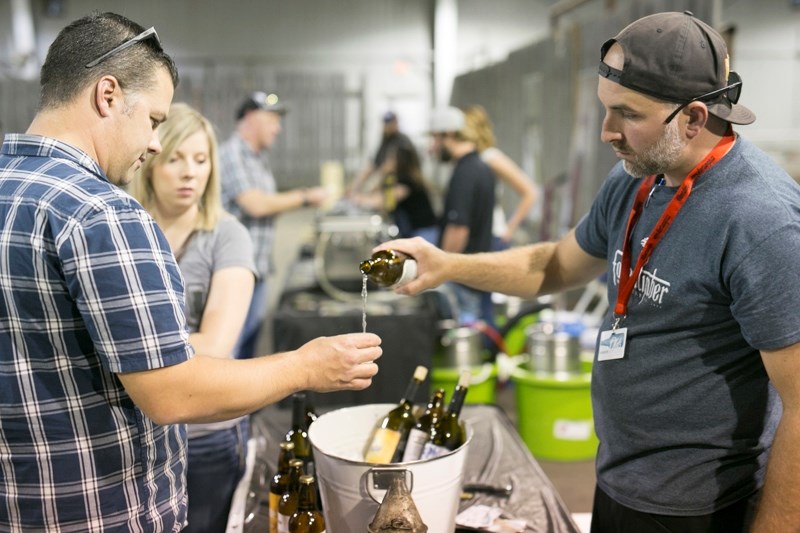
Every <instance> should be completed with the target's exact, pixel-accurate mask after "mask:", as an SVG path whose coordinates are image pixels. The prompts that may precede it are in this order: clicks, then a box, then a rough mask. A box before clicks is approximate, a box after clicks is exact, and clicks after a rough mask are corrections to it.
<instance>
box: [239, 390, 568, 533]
mask: <svg viewBox="0 0 800 533" xmlns="http://www.w3.org/2000/svg"><path fill="white" fill-rule="evenodd" d="M462 417H463V418H464V420H465V421H466V423H467V424H468V425H469V426H470V427H471V428H472V431H473V437H472V442H471V443H470V445H469V451H468V454H467V463H466V467H465V468H466V471H465V474H464V481H465V483H476V482H477V483H486V484H491V485H501V486H502V485H506V484H508V483H511V484H513V486H514V490H513V492H512V493H511V495H510V496H509V497H508V498H502V497H498V496H490V495H485V494H478V495H476V496H475V497H473V498H472V499H469V500H464V501H462V502H461V505H460V507H459V511H463V510H464V509H466V508H467V507H470V506H472V505H475V504H478V503H481V504H485V505H494V506H498V507H500V508H502V509H503V510H504V511H505V513H506V514H507V515H508V516H510V517H513V518H517V519H522V520H525V521H526V522H527V523H528V528H527V529H526V531H528V532H542V533H544V532H548V533H579V529H578V527H577V526H576V525H575V523H574V522H573V521H572V518H571V516H570V513H569V512H568V510H567V508H566V506H565V505H564V502H563V501H562V500H561V497H560V496H559V495H558V493H557V492H556V490H555V488H554V487H553V485H552V483H551V482H550V480H549V479H547V476H546V475H545V474H544V472H543V471H542V469H541V467H540V466H539V464H538V463H537V462H536V460H535V459H534V458H533V456H532V455H531V454H530V452H529V451H528V448H527V447H526V446H525V443H524V442H523V441H522V439H520V437H519V435H518V434H517V432H516V430H515V429H514V426H513V424H512V423H511V421H510V420H509V419H508V417H507V416H506V415H505V413H504V412H503V411H502V410H501V409H500V408H499V407H497V406H493V405H473V404H467V405H465V406H464V408H463V411H462ZM290 425H291V412H290V410H288V409H283V408H280V407H277V406H270V407H267V408H265V409H263V410H261V411H259V412H258V413H256V414H254V415H253V416H252V433H253V435H254V436H260V437H262V439H261V447H260V449H259V450H258V453H257V459H256V466H255V472H254V476H253V482H252V483H251V486H252V488H253V490H252V494H253V495H254V496H255V497H254V498H253V499H252V501H250V502H249V503H248V510H247V511H246V512H247V513H248V514H250V515H251V517H250V519H249V521H246V523H245V526H244V531H245V533H256V532H259V533H260V532H262V531H266V529H267V524H268V501H267V496H268V492H269V484H268V481H267V480H268V479H269V476H270V475H271V474H272V472H274V470H275V467H276V465H277V459H278V453H279V448H278V443H279V442H280V440H281V439H282V438H283V435H284V434H285V433H286V431H287V429H288V428H289V426H290ZM365 529H366V525H365ZM429 533H440V532H434V531H431V532H429Z"/></svg>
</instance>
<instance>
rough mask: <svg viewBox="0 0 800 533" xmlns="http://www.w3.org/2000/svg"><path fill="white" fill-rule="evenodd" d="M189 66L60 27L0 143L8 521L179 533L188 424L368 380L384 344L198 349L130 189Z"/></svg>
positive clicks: (129, 29)
mask: <svg viewBox="0 0 800 533" xmlns="http://www.w3.org/2000/svg"><path fill="white" fill-rule="evenodd" d="M177 79H178V76H177V71H176V68H175V65H174V63H173V61H172V59H170V57H169V56H168V55H167V54H166V53H164V51H163V50H162V48H161V44H160V42H159V40H158V36H157V34H156V32H155V30H154V29H153V28H150V29H147V30H145V29H144V28H143V27H141V26H139V25H138V24H136V23H134V22H132V21H130V20H128V19H126V18H124V17H121V16H119V15H115V14H113V13H103V14H92V15H90V16H87V17H84V18H82V19H79V20H77V21H75V22H73V23H71V24H70V25H69V26H67V27H66V28H64V29H63V30H62V31H61V32H60V33H59V35H58V36H57V37H56V39H55V41H54V42H53V44H52V45H51V47H50V49H49V51H48V55H47V59H46V60H45V63H44V65H43V67H42V72H41V85H42V89H41V101H40V105H39V110H38V112H37V115H36V117H35V118H34V120H33V122H32V124H31V126H30V128H29V129H28V132H27V133H26V134H24V135H22V134H11V135H7V136H6V137H5V140H4V143H3V147H2V152H0V531H25V532H30V531H56V530H58V531H61V532H71V531H103V532H110V531H141V532H154V531H179V530H181V529H182V528H183V527H184V526H185V524H186V492H185V465H186V458H185V447H186V429H185V425H184V423H186V422H202V421H208V422H211V421H216V420H223V419H227V418H233V417H237V416H241V415H244V414H247V413H250V412H252V411H254V410H257V409H259V408H261V407H263V406H264V405H266V404H268V403H271V402H274V401H277V400H279V399H281V398H283V397H285V396H287V395H289V394H291V393H293V392H295V391H298V390H304V389H310V390H317V391H330V390H340V389H361V388H364V387H366V386H368V385H369V384H370V383H371V378H372V376H373V375H374V374H375V373H376V372H377V365H376V364H375V362H374V360H375V359H376V358H377V357H379V356H380V353H381V350H380V346H379V344H380V339H379V338H378V337H376V336H375V335H371V334H361V333H357V334H351V335H340V336H335V337H328V338H321V339H315V340H313V341H310V342H309V343H308V344H306V345H304V346H302V347H300V348H299V349H298V350H296V351H293V352H286V353H283V354H276V355H273V356H269V357H261V358H257V359H251V360H246V361H236V360H229V359H217V358H213V357H209V356H207V355H204V354H201V353H195V351H194V350H193V348H192V347H191V346H190V345H189V343H188V334H187V329H186V322H185V318H184V312H183V305H184V289H183V280H182V278H181V275H180V272H179V270H178V267H177V265H176V263H175V260H174V258H173V256H172V253H171V251H170V248H169V245H168V243H167V241H166V239H165V237H164V235H163V234H162V233H161V231H160V230H159V229H158V227H157V225H156V224H155V222H154V221H153V220H152V219H151V218H150V216H149V215H148V214H147V213H146V212H145V210H144V209H143V208H142V207H141V206H140V205H139V204H138V203H137V202H136V201H135V200H133V199H132V198H131V197H130V196H129V195H128V194H127V193H125V192H124V191H123V190H121V189H120V188H119V187H118V185H123V184H125V183H127V182H128V181H129V180H130V179H131V176H132V175H133V173H134V171H135V170H136V169H137V168H138V167H139V166H140V165H141V163H142V161H143V160H144V158H145V157H146V155H147V154H148V153H158V152H159V151H160V150H161V146H160V144H159V140H158V134H157V130H156V128H157V126H158V125H159V124H160V123H161V122H163V121H164V120H166V119H167V113H168V111H169V108H170V103H171V101H172V96H173V91H174V87H175V84H176V83H177Z"/></svg>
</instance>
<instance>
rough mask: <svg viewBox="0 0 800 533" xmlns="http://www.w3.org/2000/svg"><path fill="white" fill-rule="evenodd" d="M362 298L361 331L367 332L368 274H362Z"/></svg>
mask: <svg viewBox="0 0 800 533" xmlns="http://www.w3.org/2000/svg"><path fill="white" fill-rule="evenodd" d="M361 299H362V300H363V301H364V303H363V304H362V306H361V333H366V332H367V275H366V274H364V275H362V276H361Z"/></svg>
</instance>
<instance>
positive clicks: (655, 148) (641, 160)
mask: <svg viewBox="0 0 800 533" xmlns="http://www.w3.org/2000/svg"><path fill="white" fill-rule="evenodd" d="M685 146H686V143H685V142H684V141H683V139H681V137H680V134H679V133H678V124H677V123H676V122H670V123H669V124H667V127H666V128H665V129H664V134H663V135H662V136H661V137H660V138H659V139H658V140H657V141H656V142H655V144H653V145H652V146H650V147H648V148H645V149H644V150H642V151H641V152H640V153H638V154H635V155H634V157H633V159H632V160H630V161H623V162H622V168H624V169H625V172H627V173H628V174H630V175H631V176H633V177H635V178H641V177H643V176H652V175H658V174H664V173H666V172H668V171H669V170H670V169H671V168H672V166H673V165H674V164H675V161H677V159H678V157H680V155H681V152H682V151H683V148H684V147H685Z"/></svg>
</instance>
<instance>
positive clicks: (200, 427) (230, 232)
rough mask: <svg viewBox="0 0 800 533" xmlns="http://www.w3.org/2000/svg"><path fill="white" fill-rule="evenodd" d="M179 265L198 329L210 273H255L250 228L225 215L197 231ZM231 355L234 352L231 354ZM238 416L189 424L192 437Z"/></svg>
mask: <svg viewBox="0 0 800 533" xmlns="http://www.w3.org/2000/svg"><path fill="white" fill-rule="evenodd" d="M178 266H179V267H180V269H181V274H183V279H184V285H185V287H186V322H187V324H188V326H189V333H196V332H197V331H198V330H199V328H200V321H201V320H202V318H203V311H204V310H205V306H206V300H208V291H209V289H210V287H211V277H212V276H213V275H214V273H215V272H217V271H219V270H222V269H225V268H230V267H244V268H247V269H248V270H250V271H251V272H253V275H256V268H255V264H254V261H253V244H252V241H251V240H250V235H249V234H248V233H247V229H246V228H245V227H244V226H243V225H242V224H241V223H240V222H239V221H238V220H236V219H235V218H234V217H233V216H230V215H225V216H223V218H222V219H221V220H220V221H219V223H218V224H217V226H216V227H215V228H214V230H212V231H196V232H195V233H194V235H193V236H192V238H191V240H190V241H189V243H188V244H187V245H186V249H185V250H184V252H183V254H182V255H181V257H180V259H179V261H178ZM231 357H232V355H231ZM237 422H238V419H234V420H226V421H223V422H215V423H210V424H189V425H188V426H187V433H188V435H189V438H193V437H199V436H201V435H206V434H208V433H212V432H214V431H218V430H220V429H225V428H229V427H233V426H235V425H236V423H237Z"/></svg>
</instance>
